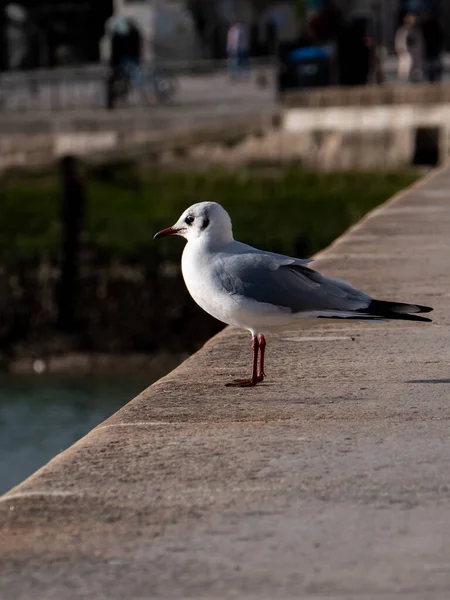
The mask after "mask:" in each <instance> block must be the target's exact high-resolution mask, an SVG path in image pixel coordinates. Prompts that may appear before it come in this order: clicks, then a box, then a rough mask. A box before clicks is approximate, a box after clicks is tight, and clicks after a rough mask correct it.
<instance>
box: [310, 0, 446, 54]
mask: <svg viewBox="0 0 450 600" xmlns="http://www.w3.org/2000/svg"><path fill="white" fill-rule="evenodd" d="M313 1H314V0H313ZM316 1H318V2H321V3H322V4H323V3H324V2H326V1H327V0H316ZM335 1H336V4H337V5H338V6H339V7H340V8H342V10H343V11H344V12H345V14H346V15H347V16H348V15H350V14H351V13H352V12H356V11H358V12H360V13H363V12H364V13H366V14H368V15H371V18H373V20H374V26H375V28H376V31H377V38H378V42H379V43H380V44H381V45H382V46H384V47H385V48H387V49H388V50H389V51H393V49H394V37H395V32H396V30H397V28H398V26H399V24H400V23H401V21H402V19H403V16H404V15H405V13H406V12H409V11H413V12H416V13H417V14H419V15H420V14H423V13H425V12H427V11H430V10H431V11H438V12H439V13H440V15H441V18H442V23H443V25H444V28H445V30H446V37H447V47H448V48H450V2H449V1H448V0H335Z"/></svg>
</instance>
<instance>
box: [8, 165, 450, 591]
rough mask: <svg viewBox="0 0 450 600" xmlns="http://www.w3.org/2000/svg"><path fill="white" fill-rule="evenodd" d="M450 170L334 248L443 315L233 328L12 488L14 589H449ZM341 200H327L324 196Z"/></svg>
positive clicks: (346, 270) (336, 269) (392, 290)
mask: <svg viewBox="0 0 450 600" xmlns="http://www.w3.org/2000/svg"><path fill="white" fill-rule="evenodd" d="M449 189H450V170H445V171H441V172H438V173H436V174H435V175H433V176H432V177H430V178H428V179H426V180H425V181H423V182H422V183H421V184H420V185H419V186H416V187H415V188H413V189H411V190H410V191H409V192H407V193H406V194H405V195H403V196H400V197H398V198H397V199H396V200H395V201H394V202H391V203H390V204H388V205H387V206H385V207H383V208H382V209H380V210H377V211H376V212H375V213H373V214H372V215H371V216H370V217H369V218H367V219H366V220H364V221H363V223H362V224H360V225H359V226H357V227H356V228H354V229H353V230H351V231H350V232H349V233H348V234H347V235H345V236H344V237H343V238H341V239H340V240H338V242H337V243H335V244H334V245H333V246H332V247H331V248H329V249H328V250H327V251H326V252H324V253H322V254H321V256H320V257H319V259H318V261H317V264H316V266H317V267H319V268H320V269H321V270H323V271H324V272H328V273H334V274H336V275H340V276H343V277H346V278H348V279H350V280H351V281H352V282H354V283H355V284H358V285H361V286H364V287H365V288H366V289H367V290H368V291H369V292H371V293H373V294H374V295H376V296H377V297H382V298H383V297H387V298H392V299H399V300H409V299H411V300H415V301H420V302H423V303H429V304H431V305H433V306H435V307H436V312H435V313H434V315H435V321H434V324H432V325H428V324H415V323H402V324H378V325H375V324H372V325H370V324H364V323H356V322H355V323H351V324H347V325H346V326H338V325H336V323H335V322H329V323H326V322H323V323H321V324H320V326H319V327H317V328H315V329H311V330H308V331H302V330H299V331H292V332H289V333H283V334H280V335H277V336H273V337H270V338H269V346H268V352H269V353H268V362H267V372H268V379H267V383H266V384H264V385H260V386H258V387H256V388H254V389H229V388H225V387H224V385H223V384H224V383H225V382H226V381H228V380H229V379H230V377H231V376H232V375H240V374H242V375H245V374H246V373H247V369H248V361H249V349H250V348H249V346H250V344H249V338H248V336H247V335H245V334H241V333H239V332H236V331H233V330H227V331H225V332H224V333H223V334H221V335H220V336H218V337H217V338H215V339H213V340H212V341H211V342H209V343H208V344H207V345H206V346H205V348H204V349H203V350H202V351H201V352H199V353H198V354H197V355H195V356H193V357H192V358H190V359H189V360H188V361H186V362H185V363H184V364H183V365H182V366H181V367H180V368H179V369H177V370H176V371H174V372H173V373H172V374H171V375H169V376H168V377H166V378H164V379H162V380H161V381H159V382H158V383H156V384H155V385H153V386H152V387H151V388H149V389H148V390H147V391H145V392H143V393H142V394H141V395H140V396H139V397H138V398H136V399H135V400H134V401H132V402H131V403H130V404H128V405H127V406H126V407H125V408H124V409H123V410H121V411H120V412H119V413H117V414H116V415H114V416H113V417H112V418H111V419H110V420H109V421H107V422H106V423H104V424H103V425H101V426H100V427H98V428H97V429H96V430H94V431H93V432H92V433H91V434H90V435H88V436H87V437H86V438H84V439H82V440H81V441H80V442H78V443H77V444H76V445H75V446H73V447H72V448H71V449H70V450H68V451H67V452H65V453H63V454H61V455H60V456H58V457H56V458H55V459H54V460H53V461H52V462H51V463H50V464H49V465H48V466H46V467H45V468H43V469H42V470H40V471H39V472H38V473H36V474H35V475H34V476H33V477H31V478H30V479H28V480H27V481H25V482H24V483H23V484H22V485H20V486H18V487H17V488H15V489H13V490H12V491H11V492H10V493H9V494H8V495H6V496H4V497H3V498H2V499H1V501H0V512H1V522H2V527H1V538H0V540H1V541H0V597H2V598H14V599H17V600H20V599H27V600H28V599H29V598H39V599H42V600H50V599H52V600H53V599H55V600H63V599H65V598H70V599H72V598H73V599H76V598H96V599H103V598H105V599H106V598H108V599H114V598H118V599H119V598H120V599H122V598H136V599H137V598H140V599H141V598H267V599H269V598H333V599H338V598H339V599H350V598H364V599H380V598H383V600H386V599H389V598H417V599H421V600H422V599H423V598H442V599H446V598H448V597H449V594H450V569H449V562H450V541H449V536H448V527H449V522H450V434H449V420H450V403H449V390H450V370H449V362H450V343H449V339H450V335H449V334H450V316H449V314H450V313H449V311H448V303H449V298H450V269H449V253H450V192H449V191H448V190H449ZM324 216H325V217H326V215H324Z"/></svg>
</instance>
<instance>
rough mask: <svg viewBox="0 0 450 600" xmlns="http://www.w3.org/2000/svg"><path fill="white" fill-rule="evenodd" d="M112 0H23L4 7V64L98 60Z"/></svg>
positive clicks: (0, 27)
mask: <svg viewBox="0 0 450 600" xmlns="http://www.w3.org/2000/svg"><path fill="white" fill-rule="evenodd" d="M111 12H112V0H19V2H2V3H1V9H0V35H1V41H0V47H1V67H2V68H4V69H32V68H37V67H53V66H57V65H63V64H82V63H87V62H93V61H96V60H97V59H98V41H99V39H100V38H101V36H102V33H103V25H104V22H105V20H106V19H107V18H108V16H109V15H111Z"/></svg>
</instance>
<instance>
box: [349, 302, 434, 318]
mask: <svg viewBox="0 0 450 600" xmlns="http://www.w3.org/2000/svg"><path fill="white" fill-rule="evenodd" d="M432 310H433V309H432V308H431V306H421V305H420V304H404V303H403V302H385V301H384V300H372V302H371V303H370V304H369V306H368V307H367V308H365V309H363V310H361V313H364V314H366V315H373V316H374V317H379V318H382V319H397V320H403V321H422V322H426V323H430V322H431V319H428V318H427V317H420V316H418V314H417V313H429V312H431V311H432Z"/></svg>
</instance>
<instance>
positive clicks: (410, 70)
mask: <svg viewBox="0 0 450 600" xmlns="http://www.w3.org/2000/svg"><path fill="white" fill-rule="evenodd" d="M423 49H424V42H423V37H422V32H421V30H420V29H419V27H418V26H417V17H416V15H415V14H414V13H407V14H406V15H405V17H404V19H403V24H402V25H401V26H400V27H399V28H398V30H397V33H396V34H395V50H396V52H397V55H398V76H399V79H400V80H401V81H419V80H420V79H421V78H422V75H423V55H424V52H423Z"/></svg>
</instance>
